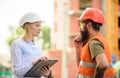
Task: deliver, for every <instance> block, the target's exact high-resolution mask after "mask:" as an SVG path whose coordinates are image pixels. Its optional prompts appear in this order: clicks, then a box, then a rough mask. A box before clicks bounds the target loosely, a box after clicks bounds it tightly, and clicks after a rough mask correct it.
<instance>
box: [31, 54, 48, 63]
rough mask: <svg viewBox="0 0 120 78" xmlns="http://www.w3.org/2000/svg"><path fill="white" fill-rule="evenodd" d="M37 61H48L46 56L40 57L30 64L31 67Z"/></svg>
mask: <svg viewBox="0 0 120 78" xmlns="http://www.w3.org/2000/svg"><path fill="white" fill-rule="evenodd" d="M39 60H44V61H47V60H48V58H47V57H46V56H42V57H40V58H39V59H38V60H36V61H34V62H32V64H33V65H35V64H36V63H37V62H38V61H39Z"/></svg>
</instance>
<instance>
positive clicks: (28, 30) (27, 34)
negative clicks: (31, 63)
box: [23, 23, 32, 41]
mask: <svg viewBox="0 0 120 78" xmlns="http://www.w3.org/2000/svg"><path fill="white" fill-rule="evenodd" d="M30 27H31V26H30V23H26V24H25V25H24V28H23V29H24V31H25V32H24V35H23V39H24V40H25V41H29V40H32V33H31V28H30Z"/></svg>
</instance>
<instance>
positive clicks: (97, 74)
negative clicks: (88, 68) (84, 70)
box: [93, 67, 107, 78]
mask: <svg viewBox="0 0 120 78" xmlns="http://www.w3.org/2000/svg"><path fill="white" fill-rule="evenodd" d="M106 69H107V67H103V68H100V67H96V71H95V74H94V77H93V78H103V77H104V73H105V70H106Z"/></svg>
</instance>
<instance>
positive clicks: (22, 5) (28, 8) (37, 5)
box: [0, 0, 54, 54]
mask: <svg viewBox="0 0 120 78" xmlns="http://www.w3.org/2000/svg"><path fill="white" fill-rule="evenodd" d="M53 1H54V0H0V54H4V53H5V54H6V53H10V50H9V48H8V46H7V44H6V39H7V38H8V37H9V36H10V32H9V29H8V27H9V26H15V28H17V26H18V24H19V20H20V18H21V17H22V16H23V15H24V14H25V13H27V12H34V13H36V14H38V15H39V16H40V17H41V19H43V20H44V21H45V24H46V25H48V26H50V27H51V26H52V25H53Z"/></svg>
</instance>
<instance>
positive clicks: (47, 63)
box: [24, 60, 58, 77]
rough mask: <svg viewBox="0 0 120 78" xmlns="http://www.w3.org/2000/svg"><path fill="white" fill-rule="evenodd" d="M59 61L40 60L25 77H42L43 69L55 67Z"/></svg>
mask: <svg viewBox="0 0 120 78" xmlns="http://www.w3.org/2000/svg"><path fill="white" fill-rule="evenodd" d="M57 61H58V60H48V61H44V60H39V61H38V62H37V63H36V64H35V65H34V66H33V67H32V68H31V69H30V70H29V71H28V72H27V73H26V74H25V75H24V77H41V76H42V75H43V73H42V72H41V68H42V67H46V66H50V67H51V66H52V65H54V64H55V63H56V62H57Z"/></svg>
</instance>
